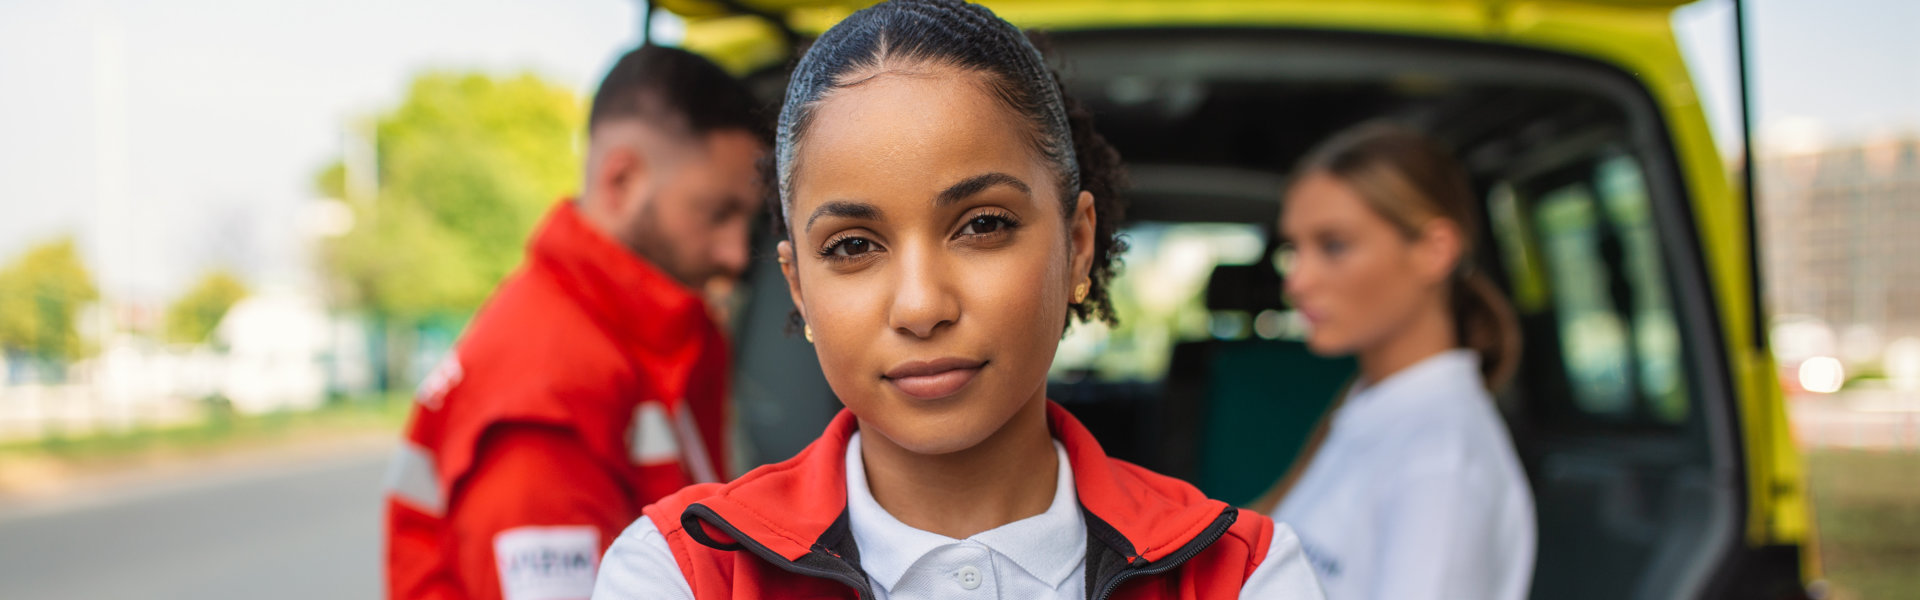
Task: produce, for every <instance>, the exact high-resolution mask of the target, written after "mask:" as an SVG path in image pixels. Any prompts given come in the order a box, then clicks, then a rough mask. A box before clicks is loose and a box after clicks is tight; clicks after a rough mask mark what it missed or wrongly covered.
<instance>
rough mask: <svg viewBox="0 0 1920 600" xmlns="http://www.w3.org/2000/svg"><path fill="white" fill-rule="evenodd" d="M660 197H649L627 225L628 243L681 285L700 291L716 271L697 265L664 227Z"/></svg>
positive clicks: (646, 259)
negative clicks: (631, 222) (637, 218)
mask: <svg viewBox="0 0 1920 600" xmlns="http://www.w3.org/2000/svg"><path fill="white" fill-rule="evenodd" d="M659 200H660V199H659V198H658V197H654V198H649V199H647V203H646V204H645V205H644V206H642V207H641V208H640V219H639V222H638V223H635V224H634V225H633V226H632V227H630V228H629V229H628V231H629V234H628V239H627V240H626V246H627V248H628V249H631V250H633V253H634V254H638V255H640V258H641V259H643V260H645V261H647V262H648V263H649V264H652V265H653V266H654V268H656V269H659V270H660V271H661V272H663V273H666V274H667V276H668V277H672V278H673V279H674V281H678V282H680V285H682V286H685V287H686V288H688V289H691V290H694V291H696V292H697V291H699V290H701V289H703V288H704V287H705V286H706V284H707V280H708V279H711V278H712V277H713V276H714V273H713V272H712V270H711V269H700V268H697V267H695V266H694V265H693V264H692V263H693V261H691V260H688V259H687V256H686V254H685V253H684V252H683V249H682V248H681V247H680V246H679V245H677V244H675V243H674V239H673V238H672V236H670V235H667V233H666V232H665V228H663V227H661V225H660V219H659V217H658V214H657V213H658V212H659V211H658V210H656V209H658V208H659V206H660V204H659Z"/></svg>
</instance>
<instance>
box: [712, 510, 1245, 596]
mask: <svg viewBox="0 0 1920 600" xmlns="http://www.w3.org/2000/svg"><path fill="white" fill-rule="evenodd" d="M692 519H698V520H701V521H706V522H707V523H708V524H711V525H713V526H714V527H718V528H719V529H720V530H721V531H723V532H725V533H726V534H727V536H728V537H731V538H733V540H734V543H736V544H738V545H740V546H741V547H743V548H746V549H747V551H748V552H752V553H753V555H754V556H758V557H760V560H764V561H767V562H770V563H773V564H774V566H777V567H780V568H781V569H783V570H785V571H787V572H788V573H795V574H799V575H806V576H808V577H819V578H822V579H830V580H833V581H836V582H839V583H843V584H846V586H847V587H850V588H853V593H854V594H856V595H857V597H859V598H876V597H877V596H875V595H874V594H873V590H872V589H870V588H868V587H867V586H868V584H867V582H866V581H864V580H862V579H859V578H856V575H857V574H858V571H855V570H854V569H853V567H852V566H848V565H847V564H846V561H844V560H841V559H840V557H838V556H835V555H833V554H831V553H829V552H826V551H823V550H821V549H820V548H819V547H818V546H816V547H814V548H813V549H811V550H808V551H807V554H808V555H809V556H813V557H817V558H820V559H822V560H827V561H833V562H837V563H839V564H841V565H842V566H847V572H843V571H838V570H835V569H830V568H821V567H814V566H810V565H803V564H800V562H799V561H790V560H787V558H786V557H784V556H781V555H780V553H778V552H774V551H773V549H772V548H768V547H766V545H764V544H761V543H760V542H759V541H756V540H754V539H753V538H751V537H747V535H746V534H745V533H742V532H741V531H740V529H739V528H736V527H734V526H733V524H732V523H728V522H727V520H726V519H722V518H720V515H718V514H715V513H714V512H713V509H711V508H707V507H706V506H704V505H701V504H698V503H696V504H693V505H691V506H688V507H687V510H686V512H683V513H681V514H680V520H681V522H682V523H681V524H682V525H684V526H686V527H687V529H688V532H689V533H690V534H691V533H692V532H693V531H696V530H697V528H698V527H699V526H700V525H699V524H698V523H688V522H687V521H689V520H692ZM695 537H696V540H695V541H699V542H700V543H701V544H703V545H706V546H711V547H715V548H720V547H719V546H717V545H715V544H710V543H707V542H708V541H710V540H706V539H701V538H705V537H706V536H705V534H704V533H702V534H697V535H695ZM1214 537H1219V536H1214ZM720 549H723V550H724V549H725V548H720Z"/></svg>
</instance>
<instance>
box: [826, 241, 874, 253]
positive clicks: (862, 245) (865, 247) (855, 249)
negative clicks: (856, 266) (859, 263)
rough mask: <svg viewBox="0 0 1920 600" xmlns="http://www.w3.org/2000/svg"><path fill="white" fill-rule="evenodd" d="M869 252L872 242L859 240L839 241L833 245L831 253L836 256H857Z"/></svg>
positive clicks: (871, 249)
mask: <svg viewBox="0 0 1920 600" xmlns="http://www.w3.org/2000/svg"><path fill="white" fill-rule="evenodd" d="M871 251H873V242H869V241H867V240H864V239H860V238H852V239H847V240H841V241H840V243H838V244H834V245H833V253H834V255H836V256H859V255H862V254H866V253H868V252H871Z"/></svg>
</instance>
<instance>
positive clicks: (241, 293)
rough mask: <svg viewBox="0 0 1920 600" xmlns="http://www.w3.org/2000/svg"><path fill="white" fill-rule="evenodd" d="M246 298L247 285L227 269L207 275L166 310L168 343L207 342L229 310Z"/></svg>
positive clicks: (217, 270)
mask: <svg viewBox="0 0 1920 600" xmlns="http://www.w3.org/2000/svg"><path fill="white" fill-rule="evenodd" d="M245 297H247V285H246V284H245V283H242V282H241V281H240V278H239V277H235V276H234V274H233V273H231V272H228V271H227V270H225V269H216V270H213V271H210V272H208V273H207V274H206V275H203V276H201V277H200V282H199V283H196V284H194V285H193V287H192V288H191V289H188V290H187V293H186V294H185V295H182V296H180V299H179V300H175V301H174V302H173V306H169V307H167V340H168V341H172V342H176V343H181V344H198V343H201V342H205V341H207V337H208V336H210V335H213V330H214V328H215V327H218V326H219V325H220V318H221V317H224V316H226V315H227V309H230V308H233V304H234V303H236V302H239V301H240V299H241V298H245Z"/></svg>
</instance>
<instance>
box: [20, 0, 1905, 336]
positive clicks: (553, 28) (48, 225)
mask: <svg viewBox="0 0 1920 600" xmlns="http://www.w3.org/2000/svg"><path fill="white" fill-rule="evenodd" d="M1729 6H1730V4H1728V2H1727V1H1726V0H1703V1H1701V2H1699V3H1696V4H1695V5H1693V6H1689V7H1685V8H1683V9H1681V10H1680V11H1679V12H1678V13H1677V14H1676V17H1675V27H1676V30H1677V31H1678V32H1679V33H1680V38H1681V43H1682V47H1683V50H1684V51H1685V52H1686V53H1687V54H1688V56H1689V60H1690V61H1691V62H1692V63H1693V67H1694V69H1695V73H1696V75H1695V76H1696V79H1697V81H1698V82H1699V88H1700V89H1701V94H1702V95H1703V97H1704V101H1705V102H1706V103H1707V104H1708V106H1709V110H1708V113H1709V117H1710V122H1711V123H1712V125H1713V127H1714V128H1715V133H1716V136H1717V137H1719V138H1720V139H1721V140H1722V145H1723V147H1724V148H1734V147H1737V138H1735V137H1733V136H1734V135H1737V132H1738V120H1737V119H1738V112H1737V111H1736V110H1735V108H1734V105H1733V104H1732V102H1733V101H1734V99H1735V98H1736V97H1737V95H1736V94H1735V92H1734V78H1733V64H1734V63H1733V52H1732V47H1733V37H1732V28H1731V11H1730V8H1729ZM1751 6H1752V23H1751V29H1750V30H1749V31H1750V33H1751V38H1750V39H1751V40H1752V42H1753V44H1754V53H1753V64H1754V65H1755V74H1754V77H1755V85H1756V90H1757V91H1756V95H1757V100H1756V107H1757V115H1758V116H1759V121H1760V123H1761V124H1762V127H1761V135H1760V137H1759V139H1760V140H1761V144H1762V146H1763V147H1804V146H1807V145H1809V144H1816V145H1817V144H1819V143H1837V142H1841V141H1845V140H1850V139H1859V138H1864V137H1871V136H1876V135H1886V134H1888V133H1892V132H1913V133H1920V102H1916V101H1915V100H1914V99H1915V98H1920V35H1915V33H1914V31H1912V29H1914V27H1915V26H1916V25H1920V2H1908V1H1905V0H1846V1H1844V2H1841V1H1833V0H1753V3H1752V5H1751ZM638 7H639V4H638V0H541V1H533V0H521V1H511V0H274V1H271V2H260V1H237V0H230V1H222V0H168V1H167V2H139V1H134V0H92V1H57V0H56V1H38V0H0V263H4V262H6V261H9V260H11V259H12V258H13V257H15V256H17V255H18V253H19V252H21V251H22V250H24V249H25V248H26V247H28V246H30V245H32V244H35V243H38V242H41V241H45V240H48V239H52V238H54V237H57V236H60V235H65V234H75V235H77V236H78V237H79V239H80V241H81V244H82V249H83V253H84V255H85V257H86V259H87V261H88V264H89V265H90V267H91V268H93V270H94V273H95V275H96V277H97V278H98V279H99V280H100V283H101V285H102V288H103V289H104V290H105V291H106V292H107V293H108V294H109V295H110V296H111V297H114V298H118V299H122V300H133V301H139V302H147V303H157V302H164V301H165V300H166V299H167V298H170V297H172V296H174V295H177V294H179V293H180V292H181V291H182V290H183V289H184V288H185V287H186V286H187V285H189V284H190V283H191V282H192V281H193V280H194V279H195V278H196V277H197V276H198V275H199V274H200V273H202V272H205V271H206V270H208V269H210V268H216V267H224V268H230V269H234V270H236V271H238V272H239V273H240V274H241V275H242V276H243V277H245V278H246V279H248V280H249V281H252V282H254V283H255V284H256V286H299V285H302V284H305V283H310V275H309V273H310V272H311V270H310V269H308V268H305V265H307V264H308V259H307V257H305V256H304V255H302V254H301V252H302V250H301V248H303V247H305V244H304V243H303V242H302V240H303V239H305V238H304V237H303V236H305V235H306V234H305V233H304V231H306V229H304V228H303V227H304V225H303V224H304V223H305V222H307V221H310V220H311V215H309V214H306V213H303V208H304V207H307V206H309V205H311V204H313V203H312V202H311V200H312V199H313V198H314V190H313V186H312V181H313V174H314V173H315V172H316V171H317V170H318V169H319V168H320V167H321V166H323V165H325V164H327V163H328V162H330V161H332V160H333V159H334V158H335V157H337V156H338V155H339V153H340V150H341V147H342V137H343V134H344V130H345V125H346V123H348V122H349V121H351V120H353V119H356V118H364V117H366V116H368V115H372V114H375V113H377V112H379V111H380V110H382V109H383V108H386V107H389V106H392V105H394V104H397V103H398V102H399V100H400V97H401V94H402V93H404V91H405V88H406V85H407V82H408V81H409V80H410V79H411V78H412V77H413V76H414V75H415V74H417V73H419V72H421V71H423V70H427V69H441V68H451V69H481V70H486V71H490V72H497V73H511V72H516V71H522V70H530V71H533V72H535V73H538V74H540V75H542V76H543V77H546V78H547V79H549V80H551V81H555V82H557V83H561V84H563V85H567V86H570V87H572V88H573V89H575V90H576V91H578V92H579V93H580V94H581V95H582V97H583V98H584V97H586V96H587V94H589V93H590V92H591V90H592V88H593V86H594V84H595V83H596V82H597V81H598V79H599V77H600V75H601V74H602V73H603V72H604V70H605V69H606V68H607V67H608V66H610V65H611V64H612V62H613V61H614V59H616V58H618V56H619V55H620V53H622V52H624V51H625V50H626V49H628V48H631V47H632V46H633V45H634V44H635V43H637V41H638V39H639V36H638V33H639V31H638V30H639V9H638ZM1836 7H1842V8H1836ZM657 25H662V26H665V27H668V28H671V27H672V25H673V23H672V22H671V21H670V20H666V21H661V22H659V23H657ZM667 34H668V35H669V37H671V35H672V32H671V31H669V32H667Z"/></svg>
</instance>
